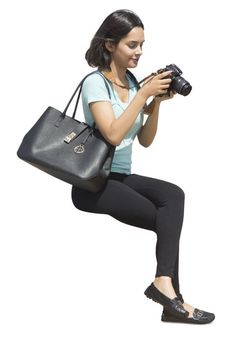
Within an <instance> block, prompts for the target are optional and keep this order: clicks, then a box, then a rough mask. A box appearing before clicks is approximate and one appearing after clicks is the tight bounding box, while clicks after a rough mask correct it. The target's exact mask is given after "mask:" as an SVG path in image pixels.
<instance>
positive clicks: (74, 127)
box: [17, 71, 115, 192]
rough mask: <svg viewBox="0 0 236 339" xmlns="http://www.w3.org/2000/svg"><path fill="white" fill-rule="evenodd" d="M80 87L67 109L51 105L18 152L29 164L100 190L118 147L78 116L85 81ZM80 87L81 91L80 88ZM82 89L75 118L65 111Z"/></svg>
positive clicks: (92, 189) (86, 186) (71, 182)
mask: <svg viewBox="0 0 236 339" xmlns="http://www.w3.org/2000/svg"><path fill="white" fill-rule="evenodd" d="M94 73H97V74H99V75H101V76H102V77H103V79H104V81H105V84H106V87H107V89H108V92H109V96H110V91H109V87H108V85H107V83H106V80H105V78H104V76H103V75H102V74H101V73H100V72H98V71H95V72H92V73H89V74H88V75H86V76H85V77H84V78H83V79H82V81H81V82H80V83H79V85H78V86H77V88H76V90H75V92H74V93H73V95H72V97H71V99H70V100H69V102H68V104H67V106H66V108H65V110H64V111H63V113H62V112H60V111H59V110H57V109H56V108H53V107H51V106H49V107H48V108H47V109H46V111H45V112H44V113H43V115H42V116H41V117H40V118H39V120H38V121H37V122H36V123H35V125H34V126H33V127H32V128H31V129H30V130H29V132H28V133H27V134H26V135H25V137H24V138H23V141H22V143H21V145H20V147H19V149H18V151H17V155H18V157H19V158H21V159H22V160H24V161H26V162H27V163H29V164H31V165H33V166H35V167H37V168H39V169H40V170H42V171H44V172H46V173H48V174H50V175H52V176H54V177H56V178H58V179H61V180H63V181H65V182H67V183H69V184H72V185H74V186H76V187H79V188H81V189H84V190H88V191H91V192H97V191H99V190H101V189H102V188H103V187H104V185H105V183H106V179H107V177H108V175H109V173H110V170H111V164H112V160H113V155H114V152H115V146H114V145H111V144H110V143H109V142H107V141H106V140H105V139H104V137H103V136H102V135H101V133H100V132H99V130H98V129H96V128H95V124H94V125H93V126H89V125H88V124H86V123H85V122H81V121H78V120H76V119H75V114H76V110H77V106H78V102H79V98H80V95H81V90H82V85H83V82H84V80H85V79H86V78H87V77H88V76H89V75H91V74H94ZM79 89H80V90H79ZM78 90H79V93H78V97H77V100H76V104H75V108H74V112H73V115H72V117H70V116H68V115H66V111H67V109H68V107H69V105H70V103H71V101H72V100H73V98H74V97H75V95H76V93H77V91H78Z"/></svg>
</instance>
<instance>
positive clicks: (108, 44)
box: [105, 40, 115, 53]
mask: <svg viewBox="0 0 236 339" xmlns="http://www.w3.org/2000/svg"><path fill="white" fill-rule="evenodd" d="M105 47H106V49H107V50H108V51H109V52H110V53H112V52H114V50H115V44H114V42H113V41H112V40H106V41H105Z"/></svg>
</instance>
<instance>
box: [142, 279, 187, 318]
mask: <svg viewBox="0 0 236 339" xmlns="http://www.w3.org/2000/svg"><path fill="white" fill-rule="evenodd" d="M144 294H145V295H146V296H147V297H148V298H149V299H152V300H153V301H155V302H158V303H159V304H161V305H163V306H164V307H165V308H167V309H168V310H170V311H171V312H172V314H177V315H178V316H180V317H188V315H189V313H188V312H187V311H186V310H185V309H184V307H183V305H182V303H181V301H180V300H179V298H174V299H170V298H168V297H167V296H165V295H164V294H163V293H161V292H160V291H159V290H158V289H157V288H156V287H155V285H154V284H153V283H152V284H151V285H150V286H149V287H148V288H147V289H146V291H145V292H144Z"/></svg>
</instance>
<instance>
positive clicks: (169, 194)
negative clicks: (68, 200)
mask: <svg viewBox="0 0 236 339" xmlns="http://www.w3.org/2000/svg"><path fill="white" fill-rule="evenodd" d="M72 200H73V203H74V205H75V207H77V208H78V209H80V210H83V211H86V212H92V213H103V214H109V215H111V216H112V217H114V218H116V219H118V220H119V221H121V222H123V223H125V224H128V225H132V226H136V227H140V228H144V229H147V230H150V231H153V232H155V233H156V234H157V244H156V259H157V269H156V275H155V276H156V277H158V276H170V277H172V282H173V286H174V288H175V291H176V293H177V295H179V296H181V294H180V291H179V277H178V265H179V264H178V261H179V238H180V234H181V229H182V224H183V215H184V192H183V191H182V189H181V188H179V187H178V186H176V185H174V184H172V183H169V182H166V181H163V180H159V179H153V178H148V177H144V176H140V175H137V174H131V175H126V174H119V173H114V172H113V173H110V176H109V178H108V181H107V184H106V186H105V188H104V189H103V190H102V191H100V192H98V193H91V192H87V191H84V190H81V189H78V188H76V187H73V188H72ZM181 297H182V296H181Z"/></svg>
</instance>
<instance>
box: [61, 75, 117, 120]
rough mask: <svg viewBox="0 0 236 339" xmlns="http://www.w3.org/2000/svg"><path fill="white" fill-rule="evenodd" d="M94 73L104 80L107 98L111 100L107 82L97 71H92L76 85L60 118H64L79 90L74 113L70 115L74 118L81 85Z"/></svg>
mask: <svg viewBox="0 0 236 339" xmlns="http://www.w3.org/2000/svg"><path fill="white" fill-rule="evenodd" d="M95 73H97V74H99V75H100V76H101V77H102V78H103V80H104V82H105V85H106V88H107V90H108V93H109V98H110V99H111V93H110V89H109V87H108V84H107V82H106V79H105V77H104V75H103V74H101V73H100V72H98V71H93V72H91V73H89V74H87V75H86V76H85V77H84V78H83V79H82V80H81V81H80V83H79V84H78V86H77V87H76V89H75V91H74V93H73V94H72V97H71V98H70V100H69V102H68V104H67V105H66V108H65V109H64V111H63V113H62V116H61V118H62V119H63V118H65V116H66V112H67V110H68V107H69V106H70V104H71V102H72V100H73V99H74V97H75V95H76V93H77V91H78V90H79V89H80V90H79V93H78V97H77V100H76V104H75V108H74V112H73V115H72V118H73V119H74V118H75V114H76V110H77V106H78V103H79V98H80V95H81V91H82V85H83V83H84V81H85V79H87V78H88V77H89V76H90V75H92V74H95Z"/></svg>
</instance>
